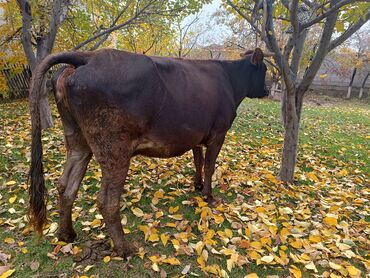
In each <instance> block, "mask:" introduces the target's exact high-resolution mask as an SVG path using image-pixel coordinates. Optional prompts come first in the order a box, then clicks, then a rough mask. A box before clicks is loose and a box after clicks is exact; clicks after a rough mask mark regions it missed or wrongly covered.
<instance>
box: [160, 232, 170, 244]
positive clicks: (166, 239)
mask: <svg viewBox="0 0 370 278" xmlns="http://www.w3.org/2000/svg"><path fill="white" fill-rule="evenodd" d="M169 239H170V236H169V235H168V234H161V241H162V244H163V246H166V245H167V242H168V240H169Z"/></svg>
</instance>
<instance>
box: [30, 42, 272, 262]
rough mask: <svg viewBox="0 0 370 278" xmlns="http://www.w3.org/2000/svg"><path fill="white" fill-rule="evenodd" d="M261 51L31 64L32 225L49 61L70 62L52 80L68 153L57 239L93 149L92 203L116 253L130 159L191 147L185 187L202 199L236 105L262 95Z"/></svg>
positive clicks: (64, 56) (42, 201) (208, 195)
mask: <svg viewBox="0 0 370 278" xmlns="http://www.w3.org/2000/svg"><path fill="white" fill-rule="evenodd" d="M263 57H264V54H263V52H262V51H261V50H260V49H258V48H257V49H256V50H255V51H252V52H248V53H246V55H245V56H244V57H243V58H242V59H240V60H236V61H218V60H181V59H173V58H164V57H148V56H145V55H139V54H133V53H128V52H124V51H118V50H111V49H104V50H99V51H95V52H67V53H59V54H54V55H50V56H48V57H46V58H45V60H43V61H42V63H41V64H40V65H39V66H38V67H37V68H36V71H35V74H34V76H33V79H32V86H31V92H30V100H31V116H32V154H31V156H32V158H31V170H30V178H31V186H30V216H31V221H32V223H33V225H34V227H35V229H36V230H37V231H38V233H39V234H41V233H42V228H43V224H44V222H45V220H46V206H45V205H46V199H47V197H46V188H45V185H44V177H43V168H42V144H41V126H40V109H39V102H40V96H39V92H40V88H41V86H42V81H43V79H44V78H45V73H46V72H47V70H48V69H49V68H50V67H52V66H53V65H55V64H58V63H66V64H70V65H72V66H73V67H68V68H64V69H62V70H61V71H60V72H59V73H58V74H57V75H56V77H55V79H56V80H54V86H55V87H56V88H55V89H56V93H55V97H56V101H57V106H58V110H59V113H60V116H61V119H62V123H63V127H64V134H65V143H66V148H67V151H68V153H67V161H66V164H65V168H64V173H63V175H62V177H61V178H60V186H59V193H60V225H59V239H60V240H62V241H66V242H71V241H73V240H74V239H75V237H76V233H75V232H74V230H73V227H72V219H71V211H72V204H73V202H74V200H75V198H76V194H77V191H78V188H79V185H80V182H81V180H82V178H83V176H84V175H85V172H86V167H87V165H88V163H89V161H90V159H91V156H92V154H94V155H95V157H96V159H97V161H98V162H99V164H100V166H101V169H102V175H103V177H102V185H101V188H100V191H99V194H98V198H97V202H98V206H99V208H100V210H101V213H102V215H103V217H104V221H105V224H106V227H107V229H108V232H109V235H110V236H111V238H112V240H113V243H114V249H115V251H116V252H117V253H118V255H121V256H125V255H128V254H129V253H130V252H131V250H132V249H130V247H129V245H128V244H127V243H126V242H125V241H124V234H123V231H122V226H121V217H120V205H119V204H120V197H121V193H122V190H123V186H122V184H123V182H124V181H125V179H126V175H127V171H128V169H129V164H130V159H131V157H133V156H135V155H145V156H151V157H172V156H178V155H181V154H183V153H185V152H186V151H189V150H193V153H194V160H195V167H196V174H195V186H196V188H198V189H201V190H202V193H203V196H204V198H205V199H206V200H207V201H212V189H211V179H212V174H213V172H214V168H215V162H216V158H217V156H218V153H219V151H220V149H221V146H222V144H223V142H224V139H225V135H226V133H227V131H228V129H229V128H230V126H231V124H232V122H233V120H234V118H235V116H236V109H237V107H238V105H239V104H240V102H241V101H242V100H243V99H244V98H245V97H250V98H254V97H264V96H266V95H267V93H266V91H265V89H264V88H265V73H266V66H265V64H264V63H263ZM203 146H204V147H206V152H205V157H204V156H203V149H202V148H203ZM203 166H204V183H203V181H202V169H203Z"/></svg>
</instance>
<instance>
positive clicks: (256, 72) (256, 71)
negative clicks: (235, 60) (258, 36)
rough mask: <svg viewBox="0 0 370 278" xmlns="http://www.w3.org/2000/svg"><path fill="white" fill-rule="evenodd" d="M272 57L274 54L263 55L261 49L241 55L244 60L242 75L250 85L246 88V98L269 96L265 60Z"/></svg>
mask: <svg viewBox="0 0 370 278" xmlns="http://www.w3.org/2000/svg"><path fill="white" fill-rule="evenodd" d="M272 55H273V54H272V53H263V51H262V50H261V49H260V48H256V49H255V50H248V51H247V52H245V53H242V54H241V55H240V56H241V57H242V58H243V60H244V63H243V69H242V72H241V74H242V75H243V78H246V79H247V80H246V81H247V84H248V85H247V88H245V90H246V94H245V96H246V97H249V98H262V97H266V96H268V95H269V93H268V91H267V90H266V85H265V78H266V71H267V67H266V65H265V64H264V62H263V58H264V57H268V56H272ZM245 75H246V76H245Z"/></svg>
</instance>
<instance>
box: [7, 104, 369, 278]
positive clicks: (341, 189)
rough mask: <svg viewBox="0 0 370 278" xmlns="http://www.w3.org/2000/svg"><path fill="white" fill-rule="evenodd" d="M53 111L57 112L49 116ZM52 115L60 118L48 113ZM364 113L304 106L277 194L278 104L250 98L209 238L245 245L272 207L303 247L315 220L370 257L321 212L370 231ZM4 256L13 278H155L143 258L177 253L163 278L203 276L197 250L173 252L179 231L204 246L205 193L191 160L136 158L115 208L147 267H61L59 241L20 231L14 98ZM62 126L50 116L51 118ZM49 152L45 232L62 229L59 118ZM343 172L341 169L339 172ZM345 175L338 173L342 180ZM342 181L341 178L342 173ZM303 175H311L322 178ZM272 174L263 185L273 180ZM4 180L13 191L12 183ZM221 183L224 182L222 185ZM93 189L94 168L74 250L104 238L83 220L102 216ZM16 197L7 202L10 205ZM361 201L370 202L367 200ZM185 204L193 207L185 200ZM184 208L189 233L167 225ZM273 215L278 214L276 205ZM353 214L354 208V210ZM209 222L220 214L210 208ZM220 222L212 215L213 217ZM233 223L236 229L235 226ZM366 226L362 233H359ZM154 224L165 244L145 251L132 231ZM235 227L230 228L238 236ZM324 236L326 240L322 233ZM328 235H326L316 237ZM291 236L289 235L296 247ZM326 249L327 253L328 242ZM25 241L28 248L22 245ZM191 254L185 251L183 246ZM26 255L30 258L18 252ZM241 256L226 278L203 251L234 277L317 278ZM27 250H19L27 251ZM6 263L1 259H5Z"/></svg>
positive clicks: (67, 261)
mask: <svg viewBox="0 0 370 278" xmlns="http://www.w3.org/2000/svg"><path fill="white" fill-rule="evenodd" d="M54 109H55V108H54ZM54 113H55V111H54ZM369 116H370V108H369V105H368V104H363V103H361V102H356V101H345V102H343V103H335V104H331V103H325V104H324V105H322V106H315V105H306V106H305V107H304V111H303V115H302V122H301V132H300V147H299V153H298V163H297V171H296V182H295V183H294V184H292V185H283V184H281V183H279V182H278V181H275V180H273V179H272V178H271V175H272V176H277V173H278V169H279V163H280V159H281V151H282V143H283V128H282V125H281V122H280V104H279V103H277V102H273V101H271V100H245V101H244V102H243V103H242V105H241V106H240V108H239V110H238V117H237V119H236V121H235V123H234V124H233V127H232V129H231V130H230V132H229V134H228V136H227V140H226V142H225V145H224V147H223V149H222V151H221V154H220V157H219V159H218V162H217V164H218V170H217V171H216V174H215V184H217V185H216V187H215V189H214V192H215V193H214V195H215V196H216V197H218V198H223V199H224V207H223V208H224V209H225V210H226V211H224V212H221V215H223V216H224V218H225V221H224V222H223V223H222V224H216V223H215V222H214V221H213V220H209V223H208V224H209V229H213V230H214V231H216V232H217V231H224V229H225V228H229V229H232V231H233V237H240V238H241V239H245V238H246V236H245V235H246V234H245V228H248V227H249V226H248V224H253V225H256V226H258V227H261V229H262V230H263V228H264V227H267V226H264V225H266V224H264V223H263V221H262V218H261V215H259V214H257V213H256V212H255V210H256V209H257V208H258V207H263V208H265V209H267V211H266V212H265V215H266V217H267V218H266V219H268V220H269V221H270V222H271V223H275V224H276V227H277V228H278V233H280V232H281V230H282V228H283V227H285V226H287V225H290V226H291V227H292V229H293V230H294V229H300V227H299V226H297V225H298V224H297V223H296V222H295V221H296V220H299V221H307V222H309V225H310V226H309V228H308V229H303V232H302V233H303V234H302V238H303V239H308V235H309V233H310V231H311V230H314V229H316V228H317V223H319V224H320V225H322V229H323V231H327V232H328V233H331V234H330V235H331V236H332V237H338V239H344V238H351V239H352V240H353V241H354V242H355V244H356V245H355V247H353V251H354V252H355V253H356V254H360V255H361V256H363V258H364V259H366V258H367V259H368V260H369V254H368V251H366V249H364V248H365V247H364V246H366V244H369V240H368V239H367V242H366V236H367V234H366V233H365V232H364V231H365V230H360V235H361V236H362V237H363V238H365V242H363V241H361V240H360V239H359V238H358V236H352V235H344V232H343V231H342V230H341V229H335V228H333V227H328V226H326V225H325V224H323V217H324V216H325V214H326V213H328V212H333V211H334V212H335V210H336V209H337V208H336V206H339V208H338V210H339V212H338V217H339V218H338V222H339V221H340V220H343V221H345V222H347V223H348V224H349V225H350V227H360V226H361V225H367V226H368V225H369V221H370V220H369V215H370V208H369V202H366V200H367V201H368V199H369V197H368V196H369V195H366V194H369V188H368V185H369V173H370V161H369V157H370V155H369V154H370V153H369V150H370V148H369V145H370V144H369V142H370V139H369V135H370V117H369ZM0 118H1V119H2V122H1V127H0V173H1V176H0V253H5V254H7V255H9V256H10V257H9V258H8V264H9V265H10V266H11V268H15V270H16V271H15V272H14V274H13V275H12V277H30V276H32V275H41V276H47V275H61V274H66V275H67V276H68V277H70V276H72V275H79V276H82V275H87V276H91V275H96V274H99V277H159V276H160V274H159V273H156V272H155V271H153V270H152V268H151V266H152V263H151V261H150V259H149V257H150V256H153V255H167V256H176V258H177V259H179V260H180V262H181V265H180V266H170V265H167V264H160V265H159V267H160V269H163V270H164V271H166V273H167V275H168V277H179V276H181V275H180V274H181V271H182V270H183V268H184V267H185V266H186V265H188V264H191V271H190V272H193V273H196V274H197V275H200V276H201V277H204V276H206V274H205V272H203V270H202V269H201V268H200V266H199V264H198V262H197V258H198V255H197V254H196V252H193V253H192V254H191V255H186V254H178V253H177V252H176V250H175V248H174V246H173V244H172V243H171V240H173V239H175V237H176V234H179V233H181V232H184V231H185V228H186V227H188V226H190V227H191V233H192V235H193V236H192V237H190V238H189V242H191V243H194V244H195V243H197V242H198V241H202V240H203V238H204V235H205V231H202V230H199V229H198V224H199V221H200V214H201V208H199V207H198V205H197V202H195V201H194V200H195V199H196V198H197V197H199V196H200V194H199V193H198V192H196V191H194V190H193V185H192V176H193V174H194V170H193V164H192V156H191V154H190V153H187V154H186V155H184V156H183V157H180V158H173V159H168V160H160V159H149V158H142V157H136V158H134V159H133V161H132V166H131V169H130V173H129V177H128V181H127V183H126V185H125V187H126V189H127V192H126V193H125V194H124V196H123V200H122V206H123V207H122V210H121V211H122V215H125V216H126V217H127V224H126V225H125V228H126V229H129V230H130V233H129V234H127V239H128V240H129V241H130V242H137V243H139V245H140V246H141V247H143V248H144V250H145V251H146V255H145V257H144V260H142V259H140V258H139V257H138V256H135V257H134V258H133V259H132V260H131V261H130V265H131V266H132V267H129V268H128V269H126V266H125V264H124V263H123V262H122V261H114V260H112V261H110V262H109V263H107V264H106V263H104V262H103V261H99V262H97V263H96V264H95V265H94V267H93V268H91V269H90V270H89V271H87V272H84V269H85V267H86V266H85V265H82V266H81V265H79V264H76V263H73V260H72V255H71V254H66V255H64V254H61V253H58V255H57V256H58V259H57V260H53V259H51V258H49V257H48V255H47V254H48V253H50V252H52V251H53V249H54V247H55V245H54V244H52V242H55V234H52V235H48V236H46V237H44V238H43V239H41V241H39V240H38V239H37V238H36V237H35V235H34V233H33V232H29V231H28V230H27V227H28V223H27V219H26V217H25V214H26V207H27V205H26V204H27V200H28V199H27V198H28V197H27V171H28V164H29V152H30V136H29V133H30V130H29V128H30V124H29V116H28V104H27V102H25V101H16V102H11V103H4V104H0ZM55 118H57V117H55ZM43 144H44V167H45V172H46V178H47V186H48V190H49V193H48V195H49V202H48V205H49V223H52V222H57V221H58V215H57V191H56V185H57V180H58V178H59V177H60V175H61V173H62V170H63V163H64V154H65V150H64V146H63V136H62V129H61V127H60V121H59V119H58V118H57V120H56V127H54V128H52V129H50V130H48V131H46V132H44V133H43ZM341 171H342V172H341ZM343 171H345V174H343V173H344V172H343ZM341 173H342V174H341ZM310 174H314V175H315V176H316V178H317V180H315V179H313V178H312V176H310ZM269 175H270V176H269ZM9 181H14V182H15V183H14V184H10V185H7V183H8V182H9ZM220 183H223V185H221V184H220ZM99 187H100V172H99V167H98V165H97V164H96V162H95V161H93V162H92V163H90V166H89V169H88V172H87V175H86V177H85V179H84V181H83V183H82V186H81V189H80V192H79V195H78V198H77V200H76V204H75V205H76V207H75V210H74V216H75V217H76V218H77V220H76V222H75V228H76V231H77V233H78V236H79V238H78V242H77V243H76V244H75V246H79V247H80V246H82V245H83V243H84V242H86V241H89V240H91V239H94V238H96V237H97V236H98V235H106V231H105V229H104V227H103V226H102V225H100V226H98V227H96V228H91V227H90V230H89V231H83V229H84V228H86V226H85V225H83V224H82V223H83V222H84V221H92V220H93V219H94V217H95V216H96V215H97V214H99V211H98V210H97V208H96V203H95V198H96V193H97V191H98V190H99ZM160 189H161V190H163V191H164V195H165V197H164V198H163V199H161V200H160V201H159V203H158V204H157V205H156V208H157V209H158V211H162V212H163V216H162V217H160V218H158V219H157V218H156V217H155V213H154V211H153V207H152V205H151V202H152V199H153V196H154V193H155V192H156V191H158V190H160ZM13 196H17V199H16V200H15V202H14V203H12V204H11V203H10V202H9V198H11V197H13ZM366 198H367V199H366ZM188 201H191V202H190V203H189V202H188ZM176 206H179V211H178V212H176V213H174V214H181V215H182V216H183V219H184V221H187V222H182V223H183V224H184V223H186V225H184V227H185V228H184V229H180V230H178V229H176V228H171V227H167V226H166V224H167V223H176V224H177V225H178V227H179V225H180V224H181V221H176V220H174V219H172V218H170V217H169V215H170V213H169V208H170V207H176ZM271 206H274V207H271ZM133 207H137V208H140V209H142V210H143V211H144V213H145V214H147V215H148V216H150V217H148V218H147V219H143V218H141V217H137V216H135V215H134V214H133V212H132V211H131V208H133ZM233 207H236V208H237V210H238V211H239V213H240V215H242V216H245V217H248V218H249V220H248V221H241V220H240V219H239V218H237V217H236V216H235V215H233V213H232V208H233ZM283 207H289V208H291V209H292V210H293V212H294V217H293V216H289V215H288V216H286V215H285V216H284V215H281V214H280V212H279V208H283ZM350 207H355V209H354V210H353V209H350ZM305 208H308V209H309V211H310V216H309V218H308V220H304V219H300V217H302V216H300V215H298V214H296V211H298V210H302V209H305ZM212 212H213V213H216V212H217V208H213V210H212ZM217 213H218V212H217ZM233 223H234V224H233ZM235 223H239V225H242V227H243V228H242V229H241V231H238V229H237V228H236V227H235ZM364 223H365V224H364ZM152 224H153V225H155V226H156V227H157V229H158V231H159V234H161V233H169V234H170V235H171V238H170V240H169V242H168V244H167V245H166V246H163V245H162V243H161V242H160V241H159V242H157V243H153V242H148V241H147V242H145V241H144V234H143V232H141V231H140V230H139V229H138V226H139V225H152ZM233 226H234V227H233ZM320 232H322V231H321V230H320ZM321 236H322V237H325V234H322V235H321ZM270 237H271V238H272V240H273V244H272V245H273V246H274V248H276V250H275V249H274V250H275V251H268V248H267V247H263V248H262V249H261V250H259V252H260V254H261V255H262V256H267V255H268V254H271V253H274V254H278V252H279V250H282V248H284V246H286V247H287V248H288V249H287V251H286V252H287V254H294V255H296V256H298V255H301V254H302V252H301V251H300V250H299V249H295V248H293V247H291V246H290V245H289V243H280V242H278V241H276V239H277V238H274V237H272V236H271V234H270ZM6 238H12V239H14V240H15V243H6V242H5V241H4V240H5V239H6ZM261 238H263V236H261V235H259V234H258V235H256V234H253V235H252V236H251V238H250V240H251V242H252V241H260V240H261ZM214 239H215V241H216V244H215V245H214V246H212V247H213V248H215V249H216V250H217V251H220V250H222V249H223V248H234V247H233V244H231V243H227V244H226V243H224V242H223V241H222V240H221V237H219V236H215V238H214ZM291 239H292V237H290V238H289V240H291ZM326 239H327V240H326V242H324V244H326V245H327V246H328V248H329V249H331V250H332V249H333V248H334V247H332V246H331V245H330V244H332V243H330V242H329V241H330V236H328V237H327V238H326ZM19 242H23V243H24V245H23V246H20V245H22V243H21V244H19ZM184 245H186V244H184ZM22 248H26V250H27V253H26V254H24V253H22ZM235 248H236V250H237V252H238V254H240V255H242V256H244V257H245V258H247V259H248V260H249V263H247V264H244V265H242V266H241V267H238V266H236V267H234V268H233V269H232V272H231V273H229V272H228V271H227V267H226V260H227V259H228V258H229V257H228V256H225V255H217V254H212V253H211V252H210V249H208V253H209V259H208V261H207V265H212V264H215V265H219V266H220V267H221V268H222V269H224V270H226V272H228V273H229V276H230V277H244V276H245V275H246V274H248V273H251V272H255V273H257V274H258V275H259V276H260V277H265V276H267V275H278V276H287V275H289V268H291V266H292V265H293V264H294V265H295V266H297V267H298V268H300V269H301V270H302V272H303V275H304V276H306V277H309V276H310V275H312V274H313V272H310V271H309V270H308V269H304V264H302V263H299V262H294V261H293V260H292V259H290V261H289V265H288V266H284V265H280V264H275V265H269V264H264V263H262V264H259V265H257V264H256V260H253V259H251V258H250V254H249V252H250V251H251V250H253V248H247V249H245V248H239V247H238V245H237V244H236V245H235ZM23 251H25V250H24V249H23ZM326 256H327V259H328V260H329V261H336V260H338V253H337V252H335V251H331V252H330V253H328V254H326ZM33 261H37V262H38V263H39V264H40V266H39V268H38V269H37V270H36V271H32V270H31V268H30V264H31V263H32V262H33ZM313 261H314V262H315V264H316V265H317V269H318V270H319V273H321V274H322V273H324V272H327V273H331V272H333V273H335V274H337V275H339V274H340V273H338V272H337V271H335V270H333V269H331V268H330V267H327V266H320V265H319V261H320V260H319V259H315V260H313ZM337 263H340V264H341V265H343V267H344V268H345V267H346V266H347V265H348V264H353V265H355V266H356V267H357V268H358V269H360V270H361V271H362V275H364V273H365V272H366V268H365V266H364V264H363V263H361V261H360V260H352V259H351V260H350V259H347V258H342V257H341V258H340V262H339V261H337ZM0 265H1V262H0Z"/></svg>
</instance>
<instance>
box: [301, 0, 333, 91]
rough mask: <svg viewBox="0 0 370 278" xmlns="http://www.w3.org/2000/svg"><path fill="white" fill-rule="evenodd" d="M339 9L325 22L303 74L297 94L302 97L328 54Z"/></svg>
mask: <svg viewBox="0 0 370 278" xmlns="http://www.w3.org/2000/svg"><path fill="white" fill-rule="evenodd" d="M333 6H335V5H333ZM338 14H339V9H338V10H337V11H336V12H334V13H331V14H330V15H329V16H328V17H327V19H326V22H325V25H324V30H323V31H322V35H321V40H320V43H319V45H318V48H317V51H316V54H315V56H314V57H313V59H312V63H311V65H310V66H309V67H308V69H307V71H306V72H305V74H304V76H303V79H302V81H301V83H300V84H299V86H298V93H299V94H300V95H302V96H300V97H303V94H304V92H306V91H307V90H308V88H309V86H310V84H311V83H312V80H313V79H314V78H315V75H316V73H317V71H318V70H319V68H320V66H321V63H322V61H323V60H324V58H325V55H326V54H327V53H328V49H329V44H330V41H331V37H332V34H333V31H334V27H335V23H336V21H337V19H338Z"/></svg>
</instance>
